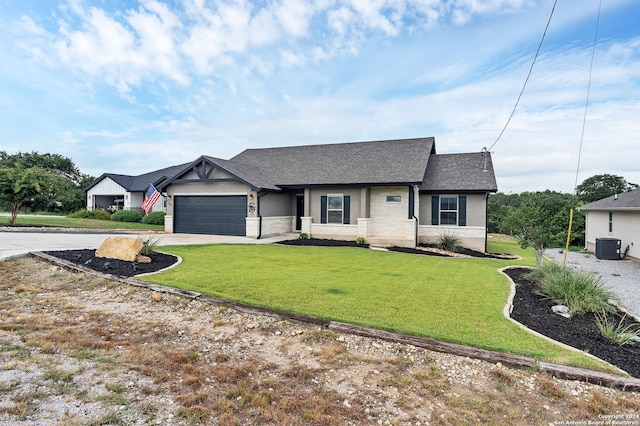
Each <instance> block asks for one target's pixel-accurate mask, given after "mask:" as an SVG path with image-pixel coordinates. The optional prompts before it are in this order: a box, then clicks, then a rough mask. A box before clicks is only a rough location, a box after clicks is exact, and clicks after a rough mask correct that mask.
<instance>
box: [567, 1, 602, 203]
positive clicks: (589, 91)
mask: <svg viewBox="0 0 640 426" xmlns="http://www.w3.org/2000/svg"><path fill="white" fill-rule="evenodd" d="M601 9H602V0H600V4H599V6H598V18H597V19H596V34H595V36H594V37H593V49H592V51H591V64H590V65H589V82H588V84H587V100H586V101H585V103H584V116H583V118H582V134H581V135H580V148H579V149H578V165H577V167H576V180H575V182H574V184H573V193H574V194H576V193H577V191H578V174H579V173H580V158H581V157H582V142H583V141H584V129H585V127H586V124H587V110H588V108H589V95H590V94H591V74H592V71H593V59H594V58H595V56H596V44H597V42H598V28H599V26H600V10H601Z"/></svg>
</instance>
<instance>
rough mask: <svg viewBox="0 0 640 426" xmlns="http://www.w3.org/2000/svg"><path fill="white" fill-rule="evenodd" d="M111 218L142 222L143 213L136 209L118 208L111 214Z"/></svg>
mask: <svg viewBox="0 0 640 426" xmlns="http://www.w3.org/2000/svg"><path fill="white" fill-rule="evenodd" d="M111 220H115V221H117V222H140V221H141V220H142V215H141V214H140V213H139V212H137V211H135V210H118V211H117V212H115V213H114V214H112V215H111Z"/></svg>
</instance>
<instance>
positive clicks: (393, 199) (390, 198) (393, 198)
mask: <svg viewBox="0 0 640 426" xmlns="http://www.w3.org/2000/svg"><path fill="white" fill-rule="evenodd" d="M401 202H402V195H387V203H401Z"/></svg>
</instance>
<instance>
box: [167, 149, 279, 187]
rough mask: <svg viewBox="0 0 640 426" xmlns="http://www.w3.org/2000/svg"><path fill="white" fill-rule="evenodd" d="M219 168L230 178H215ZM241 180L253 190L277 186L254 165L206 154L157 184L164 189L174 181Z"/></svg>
mask: <svg viewBox="0 0 640 426" xmlns="http://www.w3.org/2000/svg"><path fill="white" fill-rule="evenodd" d="M216 169H220V170H222V171H224V172H225V173H226V174H229V175H231V177H230V178H216V177H214V176H213V175H214V171H215V170H216ZM192 173H195V175H196V176H197V178H195V179H193V178H187V176H188V175H190V174H192ZM223 181H225V182H229V181H235V182H242V183H245V184H247V185H249V186H250V187H252V188H253V189H255V190H258V189H273V190H278V189H279V188H278V187H277V186H273V185H271V184H270V183H269V182H268V181H267V180H265V178H264V177H263V175H262V173H261V172H260V171H257V170H256V168H255V167H253V166H248V165H244V164H240V163H236V162H233V161H229V160H223V159H221V158H215V157H209V156H206V155H202V156H200V157H199V158H198V159H197V160H195V161H194V162H192V163H190V164H188V165H187V166H186V167H183V168H182V169H181V170H180V171H179V172H178V173H176V174H174V175H173V176H172V177H171V178H169V179H166V180H164V181H163V182H162V184H161V185H159V186H158V189H159V190H160V191H164V190H165V189H166V187H168V186H169V185H171V184H174V183H185V182H223Z"/></svg>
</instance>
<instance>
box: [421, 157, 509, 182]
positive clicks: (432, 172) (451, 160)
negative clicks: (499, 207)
mask: <svg viewBox="0 0 640 426" xmlns="http://www.w3.org/2000/svg"><path fill="white" fill-rule="evenodd" d="M485 155H486V157H485ZM420 190H422V191H430V192H431V191H433V192H452V191H460V192H470V191H480V192H496V191H497V190H498V185H497V183H496V176H495V173H494V171H493V162H492V161H491V154H490V153H489V152H471V153H465V154H438V155H432V156H431V158H430V159H429V165H428V167H427V172H426V174H425V176H424V181H423V182H422V185H421V186H420Z"/></svg>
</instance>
